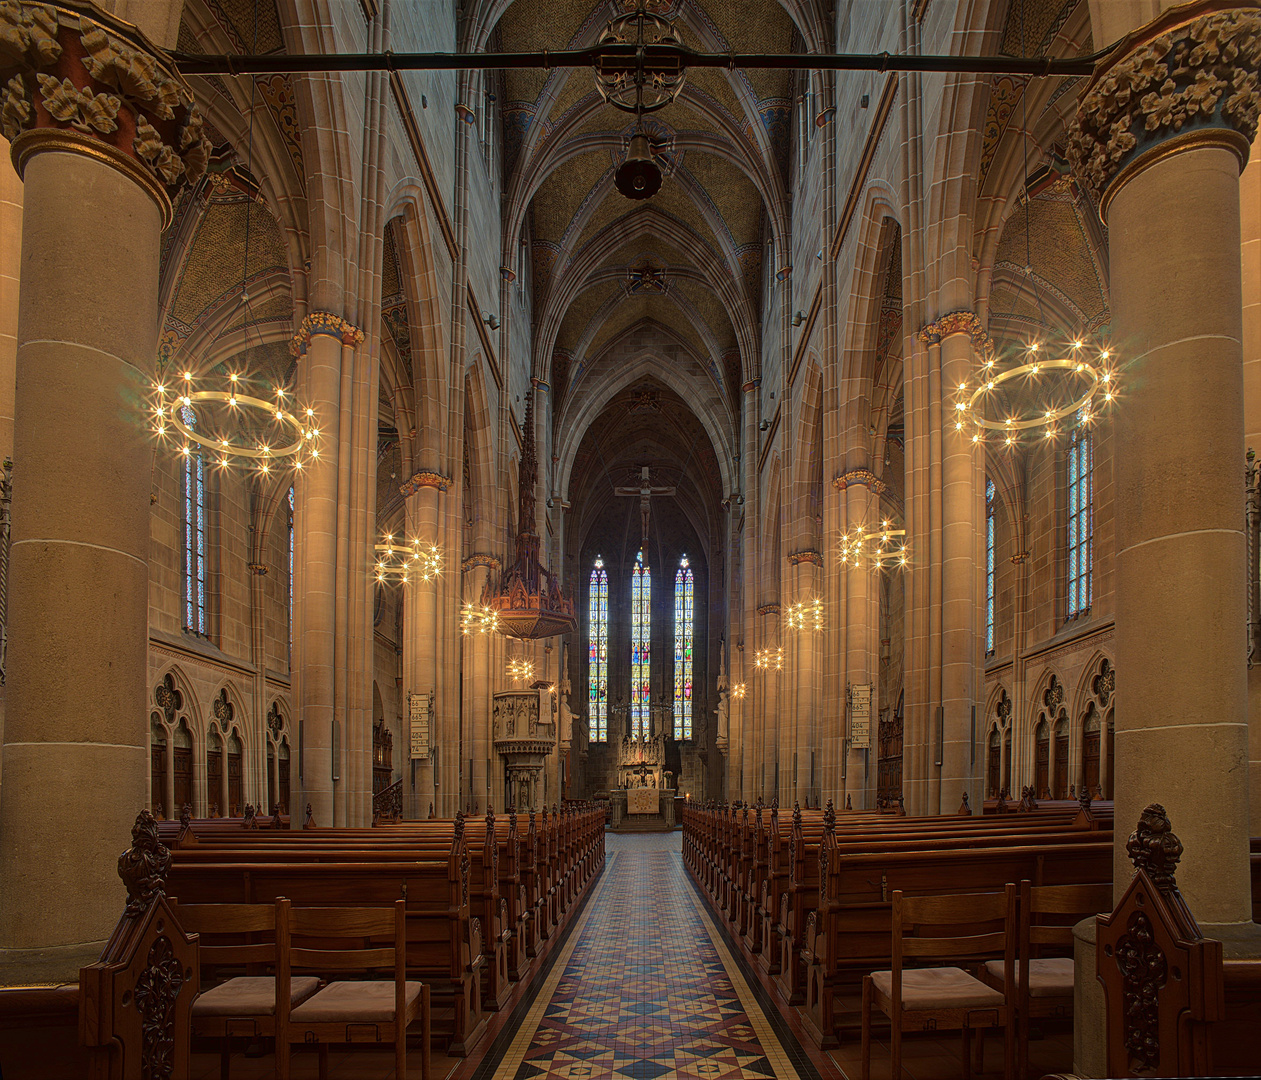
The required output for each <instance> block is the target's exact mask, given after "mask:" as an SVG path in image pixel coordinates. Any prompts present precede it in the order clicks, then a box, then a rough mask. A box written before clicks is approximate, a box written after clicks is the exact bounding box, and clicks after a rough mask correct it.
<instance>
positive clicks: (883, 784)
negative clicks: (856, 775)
mask: <svg viewBox="0 0 1261 1080" xmlns="http://www.w3.org/2000/svg"><path fill="white" fill-rule="evenodd" d="M902 700H903V699H902V698H901V697H899V698H898V706H897V708H896V709H894V710H893V714H892V715H889V713H888V711H887V710H886V712H885V714H884V715H883V716H881V718H880V723H879V727H878V729H877V746H878V749H877V751H876V753H877V758H876V804H877V805H878V806H879V805H886V804H889V803H896V802H897V801H898V796H899V795H901V794H902Z"/></svg>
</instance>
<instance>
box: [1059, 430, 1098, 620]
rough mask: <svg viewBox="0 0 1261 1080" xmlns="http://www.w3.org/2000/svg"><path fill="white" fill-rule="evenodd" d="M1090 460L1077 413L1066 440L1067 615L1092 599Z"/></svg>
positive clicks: (1083, 609) (1086, 434)
mask: <svg viewBox="0 0 1261 1080" xmlns="http://www.w3.org/2000/svg"><path fill="white" fill-rule="evenodd" d="M1094 464H1095V453H1094V444H1093V440H1092V439H1091V437H1090V431H1089V429H1088V428H1087V427H1086V425H1085V424H1084V423H1082V421H1081V414H1080V413H1079V414H1078V418H1077V427H1076V428H1075V429H1074V430H1073V438H1072V441H1071V442H1070V443H1069V444H1068V536H1067V538H1066V539H1067V543H1066V544H1065V547H1066V549H1067V554H1068V561H1067V566H1066V569H1067V578H1068V580H1067V582H1066V584H1067V586H1068V604H1067V608H1066V612H1065V614H1066V616H1067V618H1070V619H1072V618H1075V617H1076V616H1078V615H1084V614H1085V613H1086V612H1088V611H1089V610H1090V601H1091V599H1092V594H1091V577H1092V573H1091V572H1092V570H1093V569H1094V551H1093V547H1094V544H1093V540H1094V531H1095V523H1094V517H1095V507H1094V481H1093V473H1094Z"/></svg>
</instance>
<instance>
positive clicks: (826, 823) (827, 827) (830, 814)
mask: <svg viewBox="0 0 1261 1080" xmlns="http://www.w3.org/2000/svg"><path fill="white" fill-rule="evenodd" d="M823 830H824V832H835V831H836V808H835V807H834V806H833V805H832V800H831V799H828V806H827V809H826V810H824V811H823Z"/></svg>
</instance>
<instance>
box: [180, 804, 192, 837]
mask: <svg viewBox="0 0 1261 1080" xmlns="http://www.w3.org/2000/svg"><path fill="white" fill-rule="evenodd" d="M192 824H193V808H192V807H191V806H189V805H188V803H185V804H184V805H183V806H181V807H180V831H181V832H183V831H184V830H185V829H188V828H191V827H192Z"/></svg>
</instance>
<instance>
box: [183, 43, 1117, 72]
mask: <svg viewBox="0 0 1261 1080" xmlns="http://www.w3.org/2000/svg"><path fill="white" fill-rule="evenodd" d="M1111 51H1112V50H1111V49H1105V50H1103V51H1102V52H1097V53H1092V54H1091V55H1089V56H1079V57H1073V58H1071V59H1052V58H1050V57H1026V58H1021V57H1014V56H907V55H895V54H893V53H888V52H880V53H735V52H733V53H710V52H695V51H693V50H691V49H688V48H684V47H681V46H677V45H645V46H644V47H643V48H642V50H640V48H639V46H636V45H634V44H630V45H604V46H600V47H598V48H590V49H566V50H562V51H558V52H551V51H549V50H546V49H544V50H543V51H542V52H501V53H488V52H476V53H441V52H424V53H421V52H392V51H389V50H387V51H385V52H379V53H332V54H327V55H319V56H305V55H303V56H293V55H289V54H286V53H275V54H272V55H269V56H228V55H222V56H197V55H193V54H190V53H180V52H176V53H172V54H171V55H172V58H173V59H174V60H175V63H176V66H177V67H178V68H179V70H180V71H181V72H182V73H183V74H185V75H256V74H260V75H261V74H271V73H275V72H301V71H310V72H331V71H455V70H459V69H480V70H485V69H491V70H494V69H507V68H543V69H545V70H547V69H551V68H580V67H594V66H595V64H596V63H597V62H598V61H603V62H605V63H608V62H609V61H621V63H622V64H625V63H626V62H627V61H632V62H636V63H637V64H638V65H641V66H642V67H643V68H646V69H648V70H651V69H653V68H654V67H665V68H671V67H673V68H677V67H678V66H679V65H682V66H683V67H689V68H727V69H728V70H735V69H739V68H795V69H807V70H818V71H939V72H949V73H954V74H964V75H1030V76H1035V77H1039V76H1040V77H1048V76H1054V75H1090V74H1092V73H1093V71H1094V68H1095V62H1096V61H1098V60H1099V59H1101V58H1102V57H1104V56H1107V55H1108V53H1110V52H1111Z"/></svg>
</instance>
